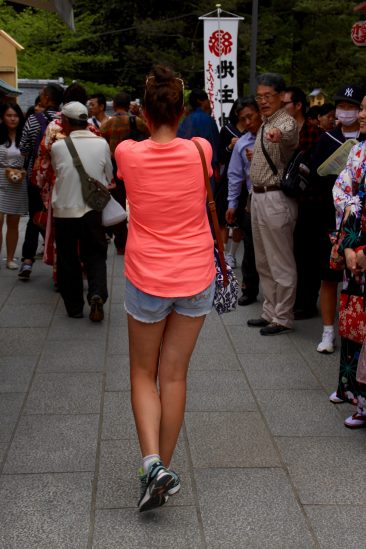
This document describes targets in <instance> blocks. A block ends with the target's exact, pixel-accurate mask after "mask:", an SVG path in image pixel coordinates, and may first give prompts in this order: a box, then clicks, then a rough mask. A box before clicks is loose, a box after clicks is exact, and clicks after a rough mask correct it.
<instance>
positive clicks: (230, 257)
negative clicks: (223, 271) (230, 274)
mask: <svg viewBox="0 0 366 549" xmlns="http://www.w3.org/2000/svg"><path fill="white" fill-rule="evenodd" d="M225 260H226V263H227V264H228V265H229V267H231V268H232V269H235V268H236V259H235V257H234V256H233V255H231V254H225Z"/></svg>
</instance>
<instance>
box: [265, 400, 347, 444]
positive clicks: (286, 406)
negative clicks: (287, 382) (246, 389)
mask: <svg viewBox="0 0 366 549" xmlns="http://www.w3.org/2000/svg"><path fill="white" fill-rule="evenodd" d="M255 393H256V396H257V398H258V403H259V406H260V407H261V409H262V411H263V413H264V415H265V417H266V419H267V422H268V425H269V428H270V429H271V431H272V434H273V435H275V436H290V437H291V436H325V437H329V436H344V437H349V436H351V435H352V433H350V430H349V429H345V428H344V427H343V422H342V420H341V417H340V416H339V414H338V412H337V409H336V408H335V406H334V405H332V404H331V403H330V402H329V400H328V398H327V395H326V394H325V393H324V391H322V390H314V389H308V390H282V391H281V390H266V391H261V390H255Z"/></svg>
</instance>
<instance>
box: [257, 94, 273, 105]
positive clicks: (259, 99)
mask: <svg viewBox="0 0 366 549" xmlns="http://www.w3.org/2000/svg"><path fill="white" fill-rule="evenodd" d="M275 95H278V92H274V93H265V94H263V95H256V96H255V100H256V102H257V103H261V102H262V101H264V102H266V103H267V101H272V99H273V97H274V96H275Z"/></svg>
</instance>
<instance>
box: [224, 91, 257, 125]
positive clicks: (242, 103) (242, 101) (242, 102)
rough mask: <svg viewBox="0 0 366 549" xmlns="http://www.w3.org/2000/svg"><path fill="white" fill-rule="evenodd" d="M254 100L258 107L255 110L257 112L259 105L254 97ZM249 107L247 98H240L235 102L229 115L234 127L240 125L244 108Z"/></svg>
mask: <svg viewBox="0 0 366 549" xmlns="http://www.w3.org/2000/svg"><path fill="white" fill-rule="evenodd" d="M253 100H254V103H255V105H256V106H255V109H256V111H258V110H259V109H258V105H257V103H256V101H255V99H254V97H253ZM248 106H249V105H248V104H247V102H246V98H245V97H238V98H237V99H236V100H235V101H234V103H233V106H232V107H231V110H230V113H229V121H230V122H231V124H232V125H233V126H236V124H237V123H238V120H239V113H240V111H242V110H243V109H244V107H248ZM250 106H251V105H250Z"/></svg>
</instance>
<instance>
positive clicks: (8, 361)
mask: <svg viewBox="0 0 366 549" xmlns="http://www.w3.org/2000/svg"><path fill="white" fill-rule="evenodd" d="M36 363H37V357H34V356H33V357H30V356H12V357H10V356H9V357H5V358H0V393H25V392H26V391H27V388H28V385H29V382H30V379H31V377H32V373H33V370H34V368H35V365H36ZM0 398H1V397H0Z"/></svg>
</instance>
